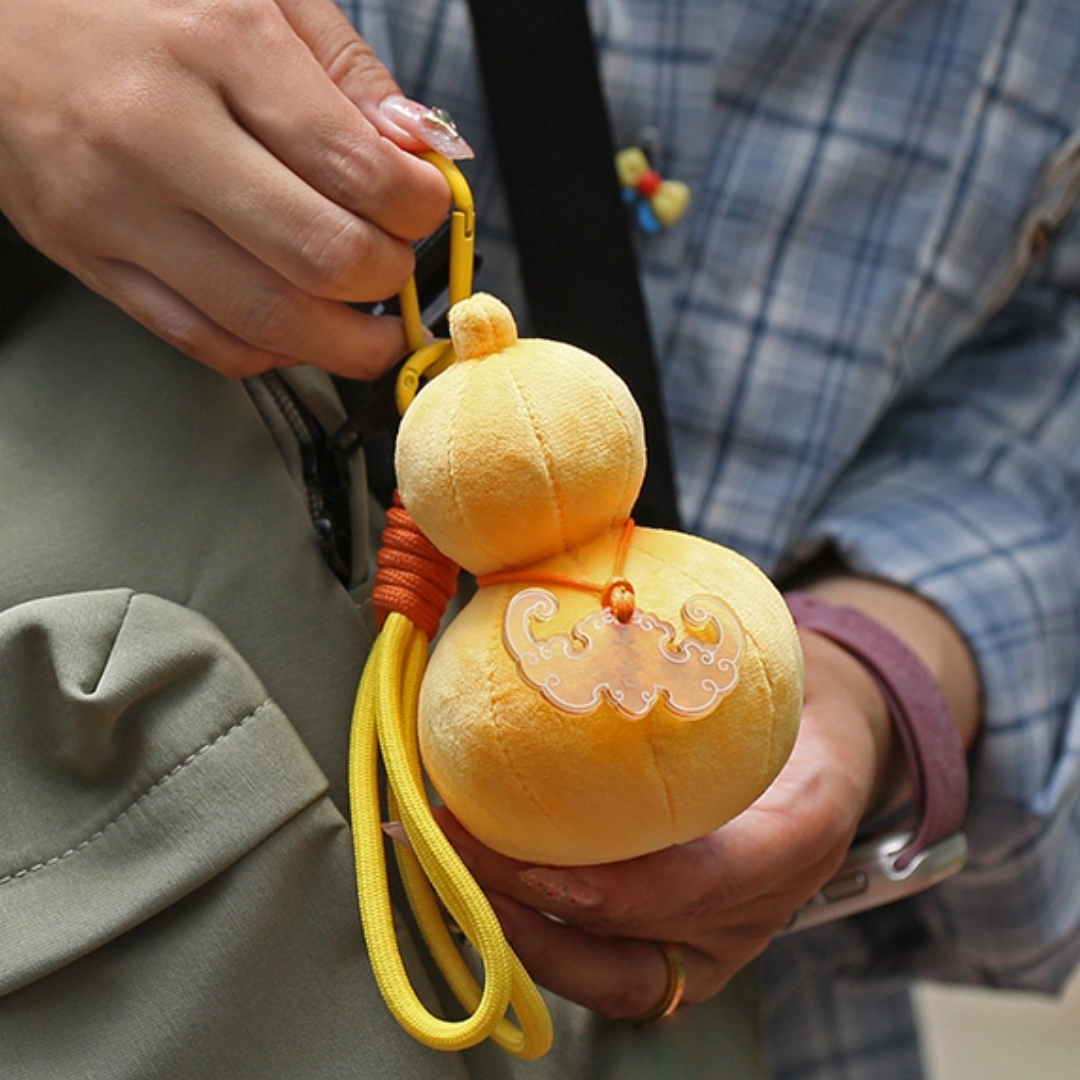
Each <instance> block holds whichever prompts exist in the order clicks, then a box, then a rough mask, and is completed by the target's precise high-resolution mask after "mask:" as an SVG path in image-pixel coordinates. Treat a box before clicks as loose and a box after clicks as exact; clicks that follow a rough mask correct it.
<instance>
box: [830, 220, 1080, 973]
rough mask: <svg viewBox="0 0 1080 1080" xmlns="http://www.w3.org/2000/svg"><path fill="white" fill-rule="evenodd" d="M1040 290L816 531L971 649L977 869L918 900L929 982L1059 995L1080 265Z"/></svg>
mask: <svg viewBox="0 0 1080 1080" xmlns="http://www.w3.org/2000/svg"><path fill="white" fill-rule="evenodd" d="M1076 239H1077V238H1076V237H1074V238H1073V240H1072V242H1071V243H1070V242H1066V241H1065V240H1064V239H1063V241H1062V243H1061V245H1060V250H1059V251H1058V252H1057V253H1056V255H1055V259H1054V261H1053V263H1052V264H1048V266H1047V268H1046V271H1045V272H1044V274H1043V275H1042V278H1041V280H1038V281H1033V282H1032V283H1031V284H1030V285H1029V286H1026V287H1025V288H1024V289H1023V290H1022V291H1021V292H1020V293H1018V294H1017V296H1016V298H1015V299H1014V301H1012V302H1011V303H1010V304H1009V305H1008V306H1007V307H1006V308H1005V309H1004V310H1003V311H1002V312H1001V313H1000V314H999V316H998V317H997V318H996V319H995V320H994V321H993V322H992V323H991V324H990V325H989V326H988V327H987V329H986V331H985V332H984V333H982V334H981V335H980V336H979V337H978V338H977V339H976V340H974V341H972V342H971V343H970V344H969V345H968V346H966V347H965V348H964V349H963V350H962V351H960V352H959V353H957V354H956V355H955V356H954V357H953V358H952V359H951V360H950V362H949V363H948V364H947V365H946V366H945V367H944V368H942V369H941V370H940V371H939V372H938V373H937V374H936V375H935V377H933V378H932V379H931V380H929V381H928V382H927V383H926V384H925V385H923V386H922V387H920V388H919V389H918V390H917V391H916V392H915V393H913V394H912V395H911V396H910V397H909V399H908V400H907V401H906V402H905V403H904V404H903V406H902V407H901V408H899V409H898V410H896V411H895V413H894V414H893V416H892V417H891V419H890V420H889V421H887V422H886V423H885V424H884V425H883V426H882V427H881V428H880V429H879V430H878V432H877V433H876V434H875V436H874V438H873V440H872V442H871V443H870V445H869V446H868V447H867V452H866V453H865V454H864V455H863V456H862V457H861V458H860V460H859V463H858V464H857V465H856V466H855V467H853V468H852V469H851V470H850V471H849V472H848V474H847V476H846V477H845V479H844V481H843V482H842V483H841V484H840V485H839V487H838V488H837V489H836V490H835V492H834V494H833V495H832V497H831V498H830V499H829V500H828V502H827V503H826V504H825V506H824V507H823V509H822V512H821V513H820V514H819V516H818V518H817V520H816V523H815V526H814V531H815V533H816V534H817V536H818V537H819V538H822V539H824V538H827V539H829V540H831V541H832V542H833V543H835V544H836V545H837V547H838V548H839V550H840V551H841V552H842V554H843V555H844V557H845V558H846V560H847V561H848V563H849V564H850V565H851V566H853V567H854V568H855V569H856V570H858V571H860V572H865V573H869V574H873V575H877V576H880V577H884V578H888V579H891V580H894V581H897V582H899V583H902V584H904V585H907V586H909V587H911V588H913V589H915V590H916V591H918V592H919V593H921V594H923V595H925V596H927V597H929V598H930V599H932V600H934V601H935V602H936V603H938V604H939V605H940V606H941V607H942V608H943V609H944V610H945V611H946V612H947V613H948V614H949V615H950V616H951V618H952V619H953V620H954V622H955V623H956V625H957V626H958V627H959V628H960V629H961V631H962V632H963V633H964V635H965V636H966V638H967V640H968V642H969V643H970V645H971V647H972V649H973V651H974V653H975V656H976V658H977V662H978V665H979V670H980V674H981V678H982V684H983V690H984V699H985V718H984V719H985V727H984V731H983V733H982V736H981V739H980V742H979V744H978V745H977V747H976V749H975V752H974V754H973V756H972V767H973V798H972V805H971V812H970V818H969V826H968V828H969V839H970V842H971V850H972V857H971V860H970V864H969V866H968V868H967V869H966V870H965V871H964V872H963V873H962V874H961V875H959V876H958V877H957V878H955V879H953V881H951V882H949V883H947V884H946V885H944V886H942V887H941V888H939V889H936V890H933V891H932V892H931V893H929V894H927V895H926V896H925V897H924V898H923V899H922V901H921V902H920V906H921V909H922V913H923V915H924V917H925V921H926V924H927V925H928V926H929V927H930V928H931V930H932V932H933V934H934V937H935V948H934V949H933V950H931V951H928V953H927V955H929V956H932V957H933V958H934V959H933V962H932V964H931V968H930V970H929V971H927V972H922V973H923V974H931V975H935V976H937V977H945V978H957V979H964V980H965V981H975V982H983V983H987V984H989V985H1003V986H1016V987H1031V988H1035V989H1056V988H1057V987H1059V986H1060V985H1061V984H1062V982H1063V981H1064V980H1065V979H1066V978H1067V977H1068V974H1069V973H1070V971H1071V970H1072V969H1073V967H1074V966H1075V965H1076V963H1077V960H1078V959H1080V891H1078V890H1077V888H1076V882H1077V880H1080V299H1078V297H1077V296H1076V294H1075V292H1073V291H1071V290H1070V289H1069V288H1067V287H1065V286H1063V285H1060V284H1058V283H1057V282H1058V281H1060V280H1062V279H1068V278H1072V279H1073V280H1075V277H1074V274H1075V271H1076V270H1077V268H1078V267H1080V244H1078V243H1077V242H1076Z"/></svg>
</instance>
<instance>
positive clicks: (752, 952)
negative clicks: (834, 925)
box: [444, 634, 893, 1019]
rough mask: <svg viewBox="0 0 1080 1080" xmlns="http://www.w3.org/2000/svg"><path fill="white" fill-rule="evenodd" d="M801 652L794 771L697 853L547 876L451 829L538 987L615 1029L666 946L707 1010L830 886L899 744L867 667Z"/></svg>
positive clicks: (835, 651)
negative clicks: (678, 952)
mask: <svg viewBox="0 0 1080 1080" xmlns="http://www.w3.org/2000/svg"><path fill="white" fill-rule="evenodd" d="M803 644H804V651H805V654H806V671H807V675H806V694H805V706H804V711H803V721H802V726H801V728H800V733H799V737H798V740H797V743H796V746H795V749H794V751H793V753H792V756H791V758H790V760H789V762H788V764H787V766H786V767H785V768H784V769H783V770H782V772H781V774H780V776H779V777H778V778H777V779H776V781H775V782H774V783H773V785H772V786H771V787H770V788H769V790H768V791H767V792H766V793H765V794H764V795H763V796H762V797H761V798H760V799H759V800H758V801H757V802H756V803H755V804H754V805H753V806H752V807H750V808H749V809H748V810H746V811H745V812H744V813H743V814H741V815H739V816H738V817H737V818H736V819H735V820H733V821H731V822H730V823H728V824H727V825H726V826H724V827H723V828H721V829H718V830H717V831H715V832H713V833H712V834H710V835H708V836H706V837H703V838H702V839H700V840H696V841H694V842H692V843H689V844H684V845H681V846H679V847H673V848H669V849H667V850H665V851H660V852H657V853H655V854H652V855H647V856H644V857H642V858H638V859H634V860H632V861H629V862H625V863H618V864H610V865H607V866H594V867H574V868H568V869H554V868H537V867H527V866H524V865H523V864H521V863H516V862H513V861H512V860H509V859H505V858H503V857H502V856H499V855H497V854H495V853H494V852H491V851H489V850H488V849H486V848H484V847H483V846H481V845H480V844H479V843H478V842H477V841H476V840H475V839H473V838H472V837H471V836H469V835H468V834H467V833H465V831H464V830H463V829H462V828H461V826H460V825H458V824H457V823H456V822H455V821H453V819H446V820H445V821H444V823H445V826H446V828H447V832H448V834H449V836H450V838H451V840H452V841H453V843H454V845H455V847H457V848H458V850H459V851H460V852H461V854H462V856H463V858H464V859H465V861H466V863H467V865H469V867H470V869H472V871H473V873H474V874H475V875H476V877H477V879H478V880H479V881H480V883H481V885H483V886H484V888H485V889H486V890H487V892H488V894H489V896H490V897H491V900H492V903H493V905H494V907H495V908H496V911H497V912H498V914H499V916H500V919H501V920H502V922H503V926H504V928H505V930H506V932H507V936H508V938H509V940H510V943H511V944H512V945H513V947H514V949H515V950H516V951H517V953H518V955H519V956H520V957H521V959H522V961H523V962H524V964H525V966H526V967H527V968H528V970H529V971H530V972H531V974H532V975H533V976H534V977H535V978H536V979H537V981H538V982H540V983H541V984H542V985H544V986H546V987H548V988H549V989H551V990H554V991H555V992H557V993H559V994H561V995H563V996H565V997H568V998H570V999H572V1000H574V1001H577V1002H579V1003H580V1004H583V1005H586V1006H588V1007H590V1008H592V1009H594V1010H596V1011H598V1012H600V1013H602V1014H603V1015H605V1016H607V1017H610V1018H612V1019H624V1018H627V1017H632V1016H636V1015H639V1014H641V1013H643V1012H645V1011H646V1010H648V1009H649V1008H650V1007H651V1006H652V1005H654V1004H655V1003H656V1002H657V1001H659V1000H660V998H661V996H662V994H663V992H664V987H665V984H666V978H667V973H666V966H665V962H664V960H663V958H662V955H661V952H660V950H659V948H657V945H656V943H657V942H660V941H668V942H673V943H675V944H677V945H678V946H679V947H680V948H681V949H682V952H683V954H684V958H685V963H686V975H687V981H686V991H685V995H684V999H683V1000H684V1001H686V1002H688V1003H691V1004H692V1003H695V1002H700V1001H704V1000H706V999H707V998H709V997H711V996H713V995H714V994H716V993H717V992H718V991H719V990H720V989H722V987H723V986H724V985H725V984H726V983H727V981H728V980H729V979H730V978H731V977H732V976H733V975H734V974H735V973H736V972H737V971H738V970H739V969H740V968H742V967H743V966H745V965H746V964H747V963H749V962H750V961H751V960H752V959H753V958H754V957H755V956H757V955H758V954H759V953H760V952H761V951H762V950H763V949H764V948H765V947H766V946H767V945H768V944H769V942H770V941H771V940H772V939H773V937H775V935H776V934H777V932H778V931H780V930H781V929H782V928H783V927H784V926H785V925H786V923H787V922H788V920H789V919H790V917H791V915H792V914H793V912H794V911H795V910H796V909H797V908H798V907H799V906H800V905H801V904H802V903H804V902H805V901H806V900H808V899H809V898H810V897H811V896H812V895H813V894H814V893H815V892H816V891H817V890H818V889H819V888H820V887H821V886H822V885H823V884H824V883H825V882H826V881H827V880H828V879H829V877H831V876H832V874H833V873H834V872H835V870H836V869H837V867H838V866H839V865H840V863H841V862H842V861H843V859H844V856H845V855H846V853H847V850H848V848H849V846H850V843H851V840H852V838H853V836H854V833H855V830H856V828H857V826H858V823H859V821H860V819H861V818H862V817H863V815H864V813H865V812H866V810H867V808H868V807H869V806H870V804H871V803H872V802H873V801H874V800H875V799H876V798H877V791H878V788H879V785H880V783H881V782H882V781H883V780H884V778H885V777H887V776H888V775H889V772H890V769H891V767H892V750H893V746H892V736H891V729H890V727H889V719H888V715H887V712H886V709H885V704H884V701H883V700H882V699H881V696H880V693H879V691H878V690H877V688H876V686H875V685H874V683H873V682H872V681H871V680H870V678H869V676H868V675H867V674H866V672H865V670H864V669H863V668H862V667H861V666H860V665H859V664H858V662H857V661H855V660H854V659H853V658H852V657H850V656H849V655H848V654H847V653H846V652H844V651H843V650H842V649H840V648H838V647H837V646H835V645H833V644H832V643H831V642H829V641H826V640H825V639H824V638H820V637H818V636H817V635H813V634H805V635H803ZM717 783H723V775H722V769H718V775H717ZM541 912H547V913H550V914H551V915H555V916H557V917H558V919H559V920H561V921H559V922H555V921H552V920H551V919H548V918H546V917H545V916H544V915H542V914H541Z"/></svg>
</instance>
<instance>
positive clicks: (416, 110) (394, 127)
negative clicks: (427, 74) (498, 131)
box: [364, 94, 475, 161]
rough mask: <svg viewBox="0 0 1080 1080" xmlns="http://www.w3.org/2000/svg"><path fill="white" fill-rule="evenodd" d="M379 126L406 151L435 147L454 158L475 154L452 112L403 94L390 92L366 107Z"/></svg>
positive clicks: (468, 156) (460, 159)
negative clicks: (373, 104) (374, 103)
mask: <svg viewBox="0 0 1080 1080" xmlns="http://www.w3.org/2000/svg"><path fill="white" fill-rule="evenodd" d="M364 112H365V114H366V115H367V116H368V119H369V120H371V122H372V124H374V126H375V128H376V129H377V130H378V131H379V132H380V133H381V134H383V135H385V136H386V137H387V138H389V139H391V140H392V141H393V142H395V143H397V145H398V146H400V147H401V148H402V149H403V150H410V151H412V152H414V153H418V152H420V151H421V150H434V151H435V152H436V153H439V154H442V155H443V157H446V158H449V160H451V161H464V160H467V159H469V158H472V157H474V156H475V155H474V152H473V148H472V147H471V146H470V145H469V144H468V142H466V140H465V138H464V137H463V136H462V134H461V132H460V131H458V128H457V124H455V123H454V120H453V118H452V117H451V116H450V114H449V113H448V112H447V111H446V110H445V109H442V108H439V107H438V106H430V105H422V104H421V103H420V102H418V101H412V100H411V99H410V98H407V97H405V96H404V95H403V94H390V95H389V96H387V97H384V98H383V99H382V100H381V101H380V102H379V103H378V104H377V105H375V106H374V107H368V108H365V109H364Z"/></svg>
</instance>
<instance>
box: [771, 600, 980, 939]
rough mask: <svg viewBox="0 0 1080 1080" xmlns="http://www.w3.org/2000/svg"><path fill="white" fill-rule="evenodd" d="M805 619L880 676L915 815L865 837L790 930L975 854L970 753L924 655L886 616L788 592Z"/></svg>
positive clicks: (796, 614)
mask: <svg viewBox="0 0 1080 1080" xmlns="http://www.w3.org/2000/svg"><path fill="white" fill-rule="evenodd" d="M785 599H786V600H787V604H788V608H789V609H790V611H791V614H792V617H793V618H794V620H795V624H796V626H799V627H802V628H803V629H806V630H812V631H814V632H815V633H818V634H821V635H822V636H823V637H827V638H829V639H830V640H831V641H834V642H835V643H836V644H837V645H839V646H840V647H841V648H843V649H845V650H846V651H847V652H849V653H850V654H851V655H852V656H854V657H855V658H856V659H857V660H858V661H859V662H860V663H861V664H862V665H863V666H864V667H865V668H866V671H867V672H868V673H869V675H870V677H871V678H872V679H873V680H874V682H875V683H877V685H878V687H879V688H880V689H881V692H882V694H883V696H884V698H885V701H886V704H887V705H888V709H889V714H890V717H891V719H892V722H893V723H894V724H895V725H896V730H897V732H898V733H899V735H900V740H901V744H902V745H903V748H904V753H905V756H906V758H907V763H908V768H909V770H910V775H911V787H912V795H913V805H914V811H915V817H916V824H915V826H914V827H913V828H908V829H902V830H897V831H891V832H887V833H885V834H883V835H880V836H876V837H872V838H870V839H868V840H864V841H860V842H858V843H857V844H856V845H855V846H854V847H852V849H851V851H850V852H849V854H848V857H847V859H846V860H845V861H844V864H843V866H842V867H841V868H840V870H839V871H838V873H837V874H836V875H835V876H834V877H833V878H831V879H830V880H829V881H828V882H827V883H826V884H825V885H824V886H823V887H822V889H821V890H820V891H819V892H818V893H817V894H816V895H815V896H814V897H812V898H811V899H810V900H809V901H808V902H807V903H806V904H805V905H804V906H803V907H802V908H800V910H799V911H797V912H796V913H795V915H794V916H793V918H792V921H791V922H790V923H789V924H788V927H787V929H786V931H785V932H790V931H792V930H801V929H804V928H806V927H808V926H812V925H816V924H818V923H821V922H826V921H830V920H832V919H836V918H842V917H844V916H847V915H850V914H854V913H855V912H858V911H865V910H867V909H869V908H873V907H878V906H880V905H882V904H887V903H891V902H892V901H894V900H898V899H901V898H902V897H904V896H910V895H912V894H914V893H916V892H920V891H922V890H923V889H926V888H929V887H930V886H931V885H934V884H936V883H937V882H939V881H941V880H942V879H944V878H946V877H948V876H949V875H951V874H954V873H956V871H958V870H959V869H960V868H961V867H962V866H963V864H964V862H965V861H966V858H967V841H966V839H965V837H964V833H963V825H964V817H965V814H966V812H967V802H968V768H967V757H966V754H965V751H964V746H963V743H962V741H961V739H960V733H959V731H958V730H957V727H956V724H955V722H954V720H953V717H952V713H951V711H950V709H949V706H948V703H947V702H946V700H945V696H944V694H943V693H942V692H941V688H940V687H939V686H938V684H937V682H936V681H935V679H934V677H933V676H932V675H931V674H930V672H929V671H928V670H927V668H926V666H925V665H924V664H923V662H922V661H921V660H920V659H919V658H918V657H917V656H916V655H915V654H914V653H913V652H912V651H911V650H910V649H909V648H908V647H907V645H905V644H904V643H903V642H902V641H901V640H900V639H899V638H897V637H896V636H895V635H894V634H893V633H892V632H891V631H889V630H888V629H886V628H885V627H884V626H883V625H882V624H881V623H879V622H877V621H876V620H874V619H872V618H871V617H870V616H868V615H865V614H864V613H863V612H861V611H858V610H857V609H855V608H851V607H838V606H836V605H835V604H832V603H830V602H829V601H827V600H824V599H822V598H821V597H820V596H813V595H811V594H809V593H800V592H794V593H788V594H787V595H786V597H785Z"/></svg>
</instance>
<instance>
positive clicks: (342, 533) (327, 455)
mask: <svg viewBox="0 0 1080 1080" xmlns="http://www.w3.org/2000/svg"><path fill="white" fill-rule="evenodd" d="M258 378H259V380H260V381H261V382H262V384H263V386H264V387H265V388H266V391H267V393H268V394H269V396H270V398H271V400H272V401H273V402H274V405H275V406H276V407H277V411H278V412H279V414H280V415H281V417H282V419H283V420H284V421H285V423H286V425H287V426H288V427H289V429H290V430H291V431H292V433H293V435H294V436H295V438H296V445H297V448H298V450H299V453H300V472H301V479H302V481H303V486H304V493H305V496H306V498H307V506H308V513H309V514H310V516H311V523H312V526H313V527H314V530H315V538H316V540H317V541H318V544H319V550H320V551H321V552H322V554H323V557H324V558H325V559H326V561H327V563H328V564H329V566H330V569H331V570H333V572H334V573H335V574H336V575H337V577H338V579H339V580H340V581H341V582H342V584H344V585H346V586H348V584H349V583H350V580H351V578H352V564H353V541H352V506H351V501H350V498H349V494H350V489H351V486H352V478H351V472H350V468H349V454H348V451H347V450H346V449H345V448H344V447H343V446H342V445H341V444H340V443H338V442H337V441H335V440H332V439H331V438H330V436H329V435H327V433H326V430H325V429H324V428H323V426H322V424H321V423H319V419H318V417H317V416H316V415H315V414H314V413H313V412H312V411H311V409H310V408H309V407H308V406H307V405H306V404H305V403H304V401H303V399H302V398H301V397H300V395H299V394H297V392H296V391H295V390H294V389H293V388H292V386H291V385H290V384H289V382H288V380H287V379H285V378H284V377H283V376H282V375H281V373H280V372H277V371H268V372H266V373H265V374H263V375H260V376H258Z"/></svg>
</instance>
